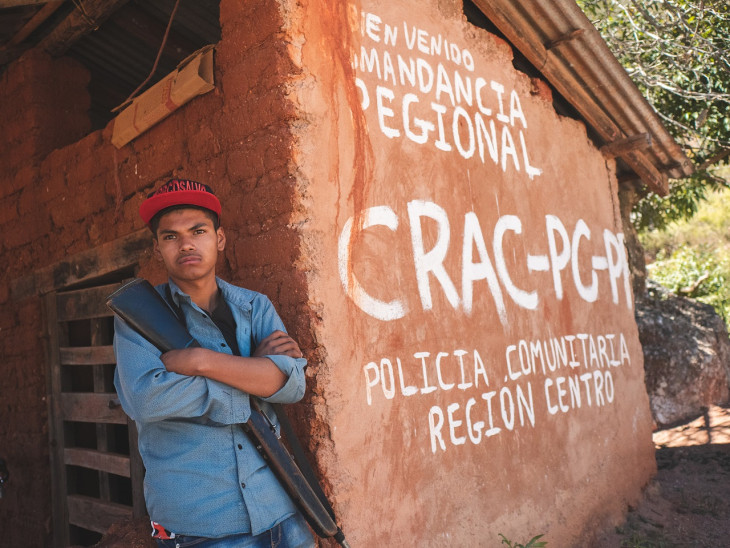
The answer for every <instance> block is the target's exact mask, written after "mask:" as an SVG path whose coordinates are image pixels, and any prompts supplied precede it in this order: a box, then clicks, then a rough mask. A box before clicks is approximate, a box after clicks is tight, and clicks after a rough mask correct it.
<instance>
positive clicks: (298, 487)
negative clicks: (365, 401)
mask: <svg viewBox="0 0 730 548" xmlns="http://www.w3.org/2000/svg"><path fill="white" fill-rule="evenodd" d="M106 305H107V306H108V307H109V308H110V309H111V310H112V311H113V312H114V313H115V314H117V315H118V316H119V317H120V318H121V319H122V320H124V321H125V322H126V323H127V324H128V325H129V326H130V327H132V329H134V330H135V331H137V333H139V334H140V335H142V336H143V337H144V338H145V339H147V340H148V341H149V342H151V343H152V344H153V345H155V346H156V347H157V348H158V349H159V350H160V351H161V352H162V353H163V354H164V353H165V352H169V351H170V350H176V349H184V348H193V347H198V346H200V344H199V343H198V341H196V340H195V339H194V338H193V336H192V335H190V333H189V332H188V330H187V327H185V325H184V324H183V323H182V321H181V320H180V319H179V318H178V316H177V315H176V314H175V312H174V311H173V309H172V308H171V307H170V305H169V304H168V303H167V301H165V299H164V298H163V297H162V295H160V294H159V293H158V292H157V290H156V289H155V288H154V287H153V286H152V284H150V283H149V282H148V281H147V280H144V279H142V278H136V279H134V280H132V281H130V282H128V283H126V284H124V285H123V286H122V287H120V288H119V289H117V290H116V291H115V292H114V293H112V294H111V295H109V297H107V301H106ZM275 408H278V406H275ZM277 412H278V413H279V414H282V413H283V411H281V410H278V409H277ZM280 420H282V421H283V416H282V417H281V418H280ZM241 427H242V428H243V430H244V432H246V434H247V435H248V437H249V439H250V440H251V442H252V443H253V444H254V446H255V447H256V449H257V450H258V452H259V453H260V454H261V456H262V457H263V458H264V460H266V462H267V463H268V464H269V466H270V467H271V470H272V471H273V472H274V475H275V476H276V477H277V479H278V480H279V482H280V483H281V485H282V487H283V488H284V489H285V490H286V492H287V493H288V494H289V496H290V497H291V499H292V500H293V501H294V503H295V504H296V506H297V508H299V510H300V511H301V512H302V515H303V516H304V518H305V519H306V520H307V523H309V525H310V527H311V528H312V529H313V530H314V532H315V533H317V535H319V536H320V537H322V538H330V537H334V539H335V540H336V541H337V542H338V543H339V544H340V546H342V547H343V548H349V544H348V543H347V541H346V540H345V535H344V534H343V533H342V530H341V529H340V528H339V527H338V526H337V524H336V523H335V520H334V511H333V510H332V507H331V505H330V504H329V502H328V501H327V499H326V498H325V497H324V493H323V492H322V489H321V488H320V486H319V484H318V483H316V480H314V479H313V472H311V470H309V469H307V471H308V472H310V474H308V475H309V477H310V481H313V482H314V483H315V485H312V484H311V483H310V481H307V478H306V477H305V475H304V474H303V473H302V470H301V469H300V467H299V466H298V465H297V463H296V462H295V460H294V458H293V457H292V456H291V454H290V453H289V451H288V450H287V448H286V447H285V446H284V444H283V443H282V442H281V439H280V438H279V437H278V436H277V434H276V428H275V426H274V424H273V422H271V420H269V418H268V416H267V415H266V414H265V413H264V412H263V411H262V410H261V407H260V406H259V403H258V401H257V400H256V399H255V398H254V397H251V416H250V418H249V419H248V421H246V422H245V423H243V424H242V425H241ZM293 441H294V440H290V443H292V442H293ZM296 443H298V442H296ZM301 460H302V459H301V458H300V462H301ZM301 465H302V467H308V466H309V464H308V463H306V461H305V462H301ZM305 469H306V468H305Z"/></svg>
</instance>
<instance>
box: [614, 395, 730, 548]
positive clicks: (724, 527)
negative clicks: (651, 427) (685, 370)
mask: <svg viewBox="0 0 730 548" xmlns="http://www.w3.org/2000/svg"><path fill="white" fill-rule="evenodd" d="M654 443H655V445H656V448H657V450H656V460H657V469H658V470H657V475H656V477H655V478H654V479H653V481H652V482H651V483H650V485H649V486H648V487H647V489H646V491H645V493H644V498H643V500H642V501H641V502H640V503H639V504H638V506H637V507H636V508H633V509H631V511H630V512H629V514H628V517H627V520H626V523H625V524H624V525H623V526H621V527H619V528H617V529H616V530H615V531H610V532H608V533H607V535H606V536H605V537H604V538H603V539H602V540H601V542H600V548H724V547H730V405H727V406H723V407H718V406H712V407H710V408H709V409H707V411H706V412H705V413H704V415H703V416H701V417H699V418H698V419H696V420H694V421H692V422H689V423H687V424H683V425H679V426H675V427H673V428H668V429H665V430H660V431H657V432H655V434H654Z"/></svg>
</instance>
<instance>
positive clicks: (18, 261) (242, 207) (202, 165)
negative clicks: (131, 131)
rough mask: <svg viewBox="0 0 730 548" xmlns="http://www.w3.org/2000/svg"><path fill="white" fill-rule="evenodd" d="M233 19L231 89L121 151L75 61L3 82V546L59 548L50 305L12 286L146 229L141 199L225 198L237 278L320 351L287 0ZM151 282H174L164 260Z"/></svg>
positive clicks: (36, 61)
mask: <svg viewBox="0 0 730 548" xmlns="http://www.w3.org/2000/svg"><path fill="white" fill-rule="evenodd" d="M221 24H222V40H221V42H220V44H219V45H218V46H217V48H216V53H215V65H216V72H215V79H216V89H215V90H214V91H212V92H210V93H208V94H206V95H204V96H202V97H199V98H197V99H195V100H194V101H192V102H191V103H189V104H188V105H186V106H185V107H184V108H182V109H180V110H179V111H177V112H175V113H174V114H173V115H171V116H170V117H169V118H167V119H166V120H164V121H163V122H161V123H160V124H159V125H157V126H155V127H154V128H152V129H151V130H150V131H148V132H147V133H145V134H144V135H142V136H140V137H139V138H137V139H136V140H135V141H133V142H132V143H130V144H129V145H127V146H125V147H123V148H121V149H119V150H116V149H115V148H114V147H113V146H112V145H111V144H110V138H111V132H112V125H111V124H110V125H109V126H108V127H107V128H105V129H104V130H102V131H96V132H93V133H90V134H88V131H89V127H90V124H89V120H88V118H87V116H86V110H87V109H88V104H89V99H88V95H87V93H86V85H87V84H88V79H89V77H88V74H87V72H86V70H85V69H84V68H83V67H81V66H80V65H78V64H77V63H75V62H74V61H72V60H70V59H65V58H61V59H52V58H50V57H48V56H47V55H45V54H43V53H38V52H34V51H31V52H28V53H27V54H26V55H24V56H23V57H22V58H20V59H19V60H18V61H16V62H15V63H13V64H12V65H11V66H9V67H8V68H7V70H6V71H5V72H4V73H3V74H2V77H1V80H0V119H2V120H3V132H4V136H5V140H4V143H5V147H4V151H3V154H2V155H1V156H0V170H1V171H2V173H3V174H4V177H3V183H2V185H0V229H1V230H2V233H3V238H2V243H1V244H0V258H1V259H2V263H3V264H4V265H5V266H4V268H3V269H2V272H0V355H1V356H2V357H3V359H2V361H1V362H0V455H1V456H3V457H4V458H5V459H6V460H7V463H8V468H9V470H10V474H11V477H10V482H9V483H8V484H7V486H6V490H5V497H4V498H2V499H0V530H1V531H2V541H0V544H3V545H7V546H14V547H24V546H28V547H37V546H47V545H50V527H51V505H50V496H51V494H50V472H49V452H48V445H49V439H48V415H47V410H46V401H45V400H46V358H45V351H44V337H45V333H46V327H45V325H44V322H43V314H42V302H43V296H42V295H38V294H31V295H27V294H21V297H20V298H17V297H16V296H14V295H13V294H12V292H11V288H12V287H17V281H18V280H27V279H28V277H29V276H30V275H31V274H32V273H33V272H34V271H35V270H39V269H43V268H45V267H48V266H49V265H53V264H56V263H58V262H60V261H65V260H68V259H70V258H73V256H74V255H75V254H77V253H80V252H83V251H86V250H89V249H93V248H96V247H98V246H101V245H102V244H105V243H108V242H111V241H113V240H115V239H117V238H120V237H123V236H126V235H128V234H130V233H132V232H134V231H137V230H139V229H141V228H143V224H142V222H141V220H140V219H139V216H138V214H137V209H138V207H139V204H140V202H141V201H142V200H143V199H144V197H145V195H146V193H148V192H149V191H150V190H152V189H153V188H155V187H157V186H159V184H160V183H161V182H163V181H165V180H166V179H167V178H169V177H172V176H181V177H188V178H191V179H195V180H200V181H204V182H208V183H210V184H211V185H212V186H213V187H214V188H215V190H216V192H217V194H218V195H219V196H220V197H221V201H222V202H223V204H224V207H223V222H224V225H225V227H226V230H227V236H228V247H227V249H226V250H225V253H224V256H223V257H222V259H221V263H220V269H221V274H222V275H223V276H224V277H226V278H227V279H229V280H231V281H233V282H237V283H240V284H242V285H245V286H247V287H250V288H252V289H255V290H258V291H262V292H264V293H266V294H267V295H268V296H269V297H270V298H271V299H272V300H273V301H274V303H276V304H277V308H278V309H279V311H280V313H281V315H282V317H283V318H284V320H285V323H286V324H287V326H288V328H289V330H290V331H291V332H293V334H294V335H295V336H296V337H297V339H298V340H299V341H300V342H301V344H302V346H303V347H304V348H306V349H308V351H309V352H316V347H315V344H314V343H313V342H312V335H311V333H310V331H309V327H308V326H309V324H308V315H307V314H306V313H305V312H304V309H305V306H306V300H307V298H306V290H304V289H303V284H304V281H305V280H304V278H303V275H302V274H301V273H300V272H299V271H298V270H295V269H292V268H291V265H292V264H296V262H297V260H298V259H297V257H298V239H297V237H296V233H295V232H294V230H293V228H292V226H291V224H290V218H291V211H292V209H293V208H294V207H295V205H296V201H295V197H294V195H293V194H294V186H293V177H292V175H291V174H290V169H291V167H290V149H291V144H290V141H291V136H290V131H289V124H290V121H291V118H292V109H291V106H290V103H289V102H288V101H287V100H286V89H285V87H284V83H285V81H287V80H290V79H291V78H293V77H294V76H293V75H295V74H296V72H297V71H298V70H299V69H298V68H296V67H295V66H294V65H292V63H291V62H290V61H289V59H288V57H289V56H288V53H287V51H286V45H285V44H284V43H283V42H282V41H281V40H280V34H279V33H280V29H281V27H282V24H283V22H282V16H281V13H280V11H279V8H278V5H277V4H276V3H274V2H267V1H251V2H245V3H243V4H241V3H239V2H237V1H234V0H223V1H222V2H221ZM228 98H232V99H230V100H229V99H228ZM87 134H88V135H87ZM139 274H140V275H141V276H145V277H148V278H149V279H151V281H153V282H155V283H159V282H160V281H162V280H163V278H164V273H163V271H162V270H161V268H160V266H159V265H158V264H157V262H156V261H155V260H154V259H153V258H152V257H151V254H150V253H149V252H147V253H145V254H143V256H142V257H141V261H140V270H139ZM21 285H22V284H21ZM23 287H24V288H25V289H27V284H25V285H23ZM305 411H306V409H302V411H300V413H304V412H305Z"/></svg>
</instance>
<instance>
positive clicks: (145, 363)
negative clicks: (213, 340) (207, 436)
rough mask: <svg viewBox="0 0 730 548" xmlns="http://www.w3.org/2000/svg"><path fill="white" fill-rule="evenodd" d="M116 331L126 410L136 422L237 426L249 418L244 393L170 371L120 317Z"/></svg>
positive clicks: (119, 383)
mask: <svg viewBox="0 0 730 548" xmlns="http://www.w3.org/2000/svg"><path fill="white" fill-rule="evenodd" d="M114 331H115V334H114V353H115V355H116V359H117V367H116V371H115V374H114V384H115V387H116V390H117V394H118V395H119V400H120V402H121V404H122V408H123V409H124V411H125V412H126V413H127V415H129V416H130V417H131V418H132V419H133V420H136V421H147V422H149V421H161V420H165V419H187V420H193V421H196V422H210V423H213V424H235V423H236V422H241V420H242V417H244V418H243V420H245V418H248V415H249V413H250V408H249V404H248V398H247V397H245V396H244V394H243V393H241V392H240V391H238V390H236V389H235V388H231V387H230V386H227V385H225V384H223V383H220V382H217V381H214V380H211V379H206V378H205V377H189V376H186V375H179V374H177V373H173V372H170V371H167V369H165V366H164V364H163V363H162V361H161V360H160V355H161V353H160V351H159V350H157V349H156V348H155V347H154V346H153V345H152V344H151V343H149V342H148V341H147V340H146V339H144V338H143V337H142V336H141V335H139V334H138V333H136V332H135V331H134V330H133V329H132V328H131V327H129V326H128V325H127V324H126V323H125V322H124V321H123V320H120V319H119V318H118V317H117V318H115V319H114ZM244 407H246V409H244Z"/></svg>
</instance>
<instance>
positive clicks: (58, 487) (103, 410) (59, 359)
mask: <svg viewBox="0 0 730 548" xmlns="http://www.w3.org/2000/svg"><path fill="white" fill-rule="evenodd" d="M120 285H121V284H110V285H102V286H96V287H91V288H87V289H79V290H74V291H66V292H52V293H49V294H48V295H47V297H46V303H45V312H46V317H47V325H48V340H49V357H48V359H49V364H50V368H49V383H48V384H49V394H48V396H49V418H50V421H49V424H50V426H49V434H50V442H51V468H52V470H51V473H52V496H53V525H54V527H53V536H54V545H55V546H70V545H77V546H92V545H93V544H95V543H96V542H97V541H98V540H99V539H100V538H101V535H102V534H103V533H104V532H105V531H106V530H107V529H108V527H109V526H110V525H111V524H112V523H114V522H117V521H120V520H124V519H129V518H131V517H137V516H141V515H143V514H145V513H146V510H145V506H144V499H143V493H142V480H143V475H144V469H143V467H142V464H141V459H140V458H139V453H138V451H137V439H136V429H135V427H134V423H133V422H131V421H129V420H128V418H127V416H126V415H125V414H124V412H123V411H122V408H121V407H120V405H119V399H118V398H117V394H116V392H115V390H114V367H115V358H114V352H113V348H112V341H113V336H114V322H113V315H112V313H111V311H110V310H109V309H108V308H107V307H106V305H105V301H106V296H107V295H109V294H110V293H112V292H113V291H114V290H115V289H117V288H118V287H119V286H120Z"/></svg>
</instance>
